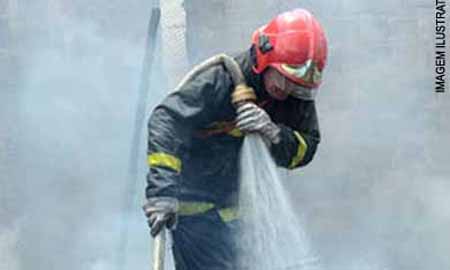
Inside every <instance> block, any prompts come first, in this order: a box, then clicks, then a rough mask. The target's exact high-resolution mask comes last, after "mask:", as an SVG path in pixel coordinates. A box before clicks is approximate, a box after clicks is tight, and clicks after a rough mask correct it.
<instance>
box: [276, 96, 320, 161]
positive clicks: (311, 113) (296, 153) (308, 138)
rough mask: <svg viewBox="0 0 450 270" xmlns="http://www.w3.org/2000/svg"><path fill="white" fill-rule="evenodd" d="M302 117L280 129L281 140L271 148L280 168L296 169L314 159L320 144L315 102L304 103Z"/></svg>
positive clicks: (280, 125) (283, 125)
mask: <svg viewBox="0 0 450 270" xmlns="http://www.w3.org/2000/svg"><path fill="white" fill-rule="evenodd" d="M299 106H301V110H300V111H301V115H299V116H298V117H297V118H296V119H293V120H292V121H287V122H286V124H278V126H279V127H280V133H279V137H280V140H279V142H278V143H276V144H272V145H271V147H270V150H271V153H272V156H273V158H274V159H275V162H276V163H277V165H278V166H281V167H284V168H288V169H295V168H298V167H302V166H305V165H307V164H308V163H309V162H311V160H312V159H313V158H314V155H315V153H316V150H317V146H318V144H319V142H320V131H319V125H318V119H317V112H316V108H315V104H314V102H313V101H308V102H302V103H301V104H300V105H299Z"/></svg>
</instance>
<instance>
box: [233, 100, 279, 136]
mask: <svg viewBox="0 0 450 270" xmlns="http://www.w3.org/2000/svg"><path fill="white" fill-rule="evenodd" d="M236 111H237V118H236V126H237V128H239V129H240V130H241V131H242V132H246V133H252V132H256V133H259V134H261V135H262V136H263V138H264V139H267V140H269V141H270V143H273V144H277V143H279V142H280V127H278V126H277V125H276V124H275V123H274V122H272V120H271V119H270V116H269V115H268V114H267V112H266V111H264V110H263V109H261V108H260V107H258V105H256V104H255V103H252V102H248V103H244V104H242V105H240V106H238V108H237V110H236Z"/></svg>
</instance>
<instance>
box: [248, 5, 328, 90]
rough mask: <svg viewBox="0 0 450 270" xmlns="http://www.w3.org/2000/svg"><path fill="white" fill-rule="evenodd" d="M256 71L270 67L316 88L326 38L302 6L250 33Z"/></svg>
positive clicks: (325, 47) (323, 56)
mask: <svg viewBox="0 0 450 270" xmlns="http://www.w3.org/2000/svg"><path fill="white" fill-rule="evenodd" d="M252 43H253V45H254V46H255V49H256V65H255V66H254V67H253V70H254V71H255V72H256V73H257V74H259V73H261V72H263V71H264V70H265V69H266V68H267V67H268V66H271V67H274V68H275V69H277V70H278V71H279V72H280V73H282V74H283V75H284V76H286V77H287V78H289V79H290V80H292V81H294V82H295V83H297V84H299V85H302V86H305V87H308V88H317V87H318V86H319V85H320V83H321V77H322V71H323V69H324V67H325V63H326V59H327V40H326V37H325V34H324V31H323V29H322V27H321V26H320V24H319V22H318V21H317V20H316V18H315V17H314V16H313V15H312V14H311V13H310V12H309V11H307V10H305V9H295V10H293V11H289V12H285V13H282V14H280V15H278V16H277V17H275V18H274V19H273V20H272V21H270V22H269V23H268V24H266V25H264V26H262V27H261V28H259V29H258V30H256V31H255V32H254V33H253V36H252Z"/></svg>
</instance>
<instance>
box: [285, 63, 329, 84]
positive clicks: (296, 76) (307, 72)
mask: <svg viewBox="0 0 450 270" xmlns="http://www.w3.org/2000/svg"><path fill="white" fill-rule="evenodd" d="M280 69H281V72H283V73H284V74H286V75H287V76H288V77H291V78H292V79H293V80H294V81H299V80H300V81H303V82H304V83H306V84H310V85H318V84H320V82H321V80H322V71H320V70H319V68H318V67H317V65H316V64H315V63H314V62H313V61H312V60H308V61H306V63H304V64H302V65H289V64H281V65H280Z"/></svg>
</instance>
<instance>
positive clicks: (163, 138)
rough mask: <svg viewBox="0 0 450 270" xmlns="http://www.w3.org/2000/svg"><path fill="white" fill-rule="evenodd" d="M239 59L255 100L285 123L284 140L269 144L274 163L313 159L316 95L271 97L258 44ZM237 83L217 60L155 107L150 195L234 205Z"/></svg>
mask: <svg viewBox="0 0 450 270" xmlns="http://www.w3.org/2000/svg"><path fill="white" fill-rule="evenodd" d="M235 60H236V61H237V62H238V64H239V65H240V67H241V69H242V71H243V73H244V76H245V79H246V81H247V84H248V85H249V86H250V87H252V88H253V89H254V90H255V93H256V96H257V98H258V100H257V103H258V104H259V105H260V106H261V107H262V108H264V110H265V111H266V112H267V113H268V114H269V115H270V117H271V119H272V121H274V122H275V123H277V124H278V125H279V126H280V128H281V132H280V134H281V140H280V142H279V143H278V144H272V145H271V148H270V152H271V154H272V156H273V158H274V160H275V162H276V164H277V165H278V166H281V167H285V168H289V169H293V168H297V167H300V166H304V165H306V164H308V163H309V162H310V161H311V160H312V158H313V156H314V154H315V152H316V149H317V145H318V143H319V141H320V133H319V126H318V120H317V114H316V109H315V103H314V101H305V100H300V99H295V98H293V97H288V98H287V99H286V100H284V101H278V100H275V99H272V98H271V97H270V96H269V95H268V94H267V92H266V90H265V89H264V83H263V80H262V75H261V74H256V73H254V72H253V70H252V65H253V64H254V61H255V57H254V54H253V50H252V49H250V50H248V51H246V52H244V53H241V54H239V55H238V56H236V57H235ZM233 90H234V85H233V83H232V80H231V77H230V75H229V74H228V72H227V71H226V70H225V67H224V66H223V65H215V66H212V67H211V68H209V69H207V70H205V71H204V72H202V73H201V74H199V75H198V76H196V77H195V78H194V79H193V80H191V81H190V82H188V83H187V84H185V85H184V86H183V87H182V88H181V89H180V90H179V91H176V92H173V93H171V94H170V95H169V96H167V97H166V98H165V99H164V101H163V102H162V103H161V104H160V105H158V106H157V107H156V108H155V109H154V111H153V113H152V115H151V116H150V119H149V122H148V162H149V166H150V170H149V173H148V175H147V184H148V185H147V188H146V197H147V198H149V197H153V196H171V197H176V198H178V199H180V200H182V201H203V202H211V203H214V204H216V205H217V206H218V207H227V206H231V205H233V203H234V202H235V199H236V195H237V194H236V193H237V190H238V174H239V150H240V148H241V145H242V143H243V139H244V137H243V135H242V134H241V133H240V131H239V130H237V129H236V128H235V127H234V123H233V121H234V119H235V117H236V112H235V108H234V107H233V105H232V104H231V94H232V92H233Z"/></svg>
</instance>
